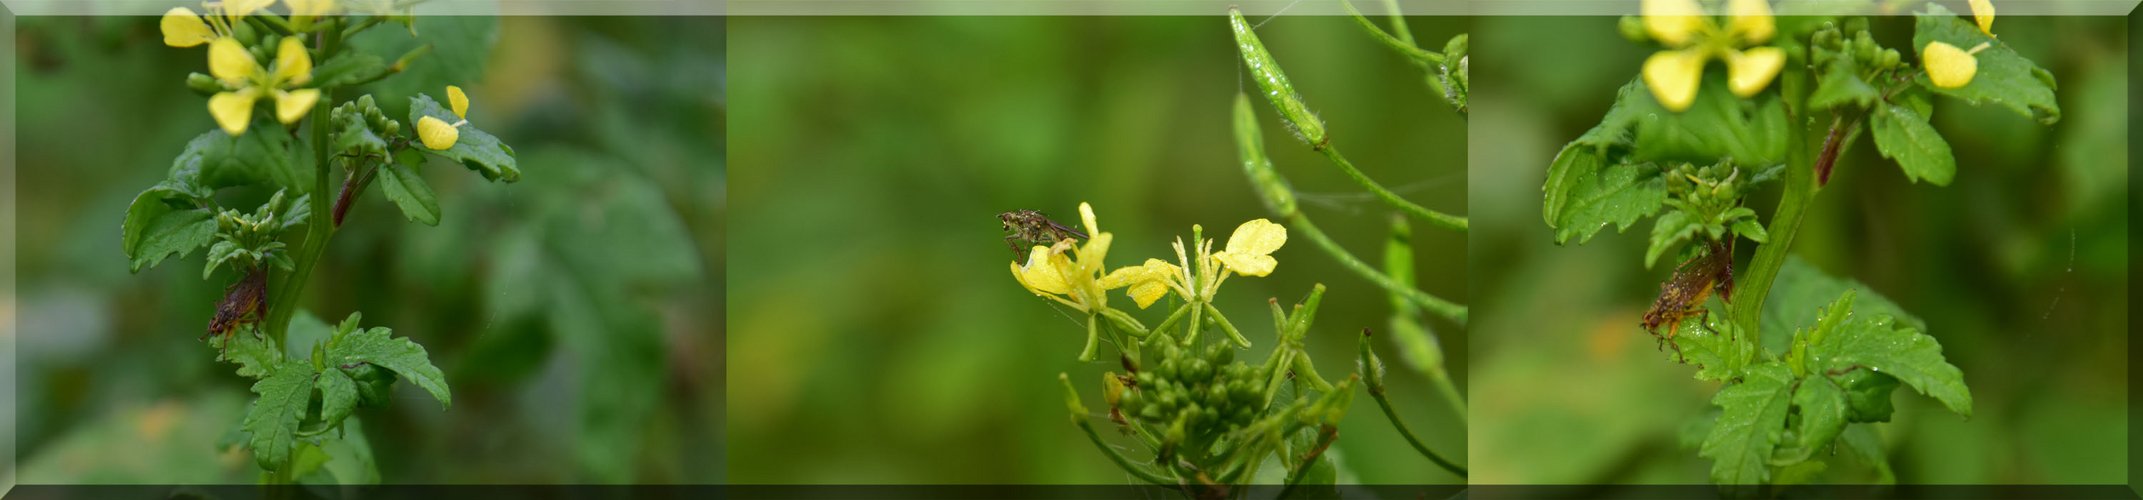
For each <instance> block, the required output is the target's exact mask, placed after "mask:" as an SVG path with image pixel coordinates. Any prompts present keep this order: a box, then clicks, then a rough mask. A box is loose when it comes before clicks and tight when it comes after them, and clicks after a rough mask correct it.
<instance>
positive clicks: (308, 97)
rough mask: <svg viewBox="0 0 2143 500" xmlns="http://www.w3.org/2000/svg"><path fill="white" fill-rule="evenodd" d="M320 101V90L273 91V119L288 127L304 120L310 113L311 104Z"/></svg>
mask: <svg viewBox="0 0 2143 500" xmlns="http://www.w3.org/2000/svg"><path fill="white" fill-rule="evenodd" d="M319 101H320V89H298V90H292V91H287V92H286V91H282V90H277V91H275V119H277V120H282V122H283V124H285V125H288V124H292V123H297V122H298V120H302V119H304V118H305V113H306V112H309V111H312V109H313V103H315V102H319Z"/></svg>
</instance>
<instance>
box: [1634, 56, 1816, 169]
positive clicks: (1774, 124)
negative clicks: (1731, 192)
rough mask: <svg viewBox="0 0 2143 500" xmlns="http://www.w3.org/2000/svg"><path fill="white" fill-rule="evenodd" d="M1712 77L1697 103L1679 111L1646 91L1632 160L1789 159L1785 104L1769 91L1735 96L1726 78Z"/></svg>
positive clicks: (1737, 161) (1744, 161)
mask: <svg viewBox="0 0 2143 500" xmlns="http://www.w3.org/2000/svg"><path fill="white" fill-rule="evenodd" d="M1719 76H1720V75H1707V76H1706V77H1705V78H1704V82H1703V84H1702V86H1701V87H1700V88H1699V90H1698V91H1697V98H1696V102H1694V103H1693V104H1691V105H1690V107H1689V109H1687V110H1683V111H1682V112H1680V113H1675V112H1670V111H1667V110H1666V109H1664V108H1660V107H1658V106H1659V105H1658V103H1657V101H1652V100H1650V96H1651V93H1650V91H1649V90H1648V91H1646V92H1645V94H1644V95H1645V97H1646V101H1645V102H1646V103H1647V106H1648V107H1650V108H1651V109H1648V110H1646V112H1645V113H1644V114H1642V115H1641V116H1640V117H1639V118H1638V119H1637V122H1636V134H1635V136H1634V137H1635V139H1634V142H1633V144H1634V146H1633V147H1632V149H1631V158H1633V161H1646V162H1662V163H1664V162H1675V161H1686V162H1692V163H1698V164H1710V163H1716V162H1718V161H1719V160H1720V159H1721V158H1725V159H1729V160H1732V161H1733V163H1735V164H1738V165H1770V164H1774V163H1779V162H1781V161H1784V159H1785V157H1786V127H1787V123H1786V108H1785V105H1784V104H1782V103H1781V102H1780V100H1779V99H1778V98H1777V97H1776V96H1774V95H1770V94H1763V95H1759V96H1758V97H1755V98H1752V99H1742V98H1739V97H1735V96H1734V94H1733V93H1732V92H1729V91H1728V90H1727V88H1726V81H1725V78H1722V77H1719Z"/></svg>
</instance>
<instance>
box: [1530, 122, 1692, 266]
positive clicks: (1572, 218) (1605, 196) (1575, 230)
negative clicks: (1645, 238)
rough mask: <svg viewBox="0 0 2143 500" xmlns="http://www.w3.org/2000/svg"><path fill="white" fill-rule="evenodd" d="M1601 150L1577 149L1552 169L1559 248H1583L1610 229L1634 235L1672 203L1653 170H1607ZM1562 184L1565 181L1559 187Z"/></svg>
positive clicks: (1550, 200) (1550, 201) (1551, 201)
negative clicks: (1574, 242) (1571, 244)
mask: <svg viewBox="0 0 2143 500" xmlns="http://www.w3.org/2000/svg"><path fill="white" fill-rule="evenodd" d="M1603 161H1604V158H1602V157H1601V156H1599V154H1598V151H1597V150H1596V149H1595V148H1592V147H1589V146H1585V145H1582V144H1572V145H1570V146H1566V147H1564V148H1563V153H1562V154H1560V155H1557V156H1556V160H1555V163H1554V164H1553V165H1551V166H1550V167H1549V173H1548V175H1549V179H1550V181H1549V182H1550V184H1549V185H1547V186H1546V189H1547V190H1548V192H1547V194H1546V197H1547V202H1546V204H1547V207H1549V208H1554V209H1558V210H1559V211H1558V212H1550V213H1548V215H1549V217H1550V219H1551V220H1552V221H1554V222H1553V223H1551V224H1549V227H1553V228H1555V229H1556V231H1555V243H1556V244H1564V243H1567V242H1569V241H1570V239H1571V238H1577V241H1578V243H1579V244H1583V243H1585V242H1586V241H1588V240H1591V239H1592V236H1593V235H1594V234H1597V233H1599V231H1600V229H1602V228H1605V227H1607V226H1608V225H1609V224H1613V225H1615V230H1616V231H1624V230H1628V229H1629V227H1630V225H1632V224H1635V223H1637V219H1640V218H1644V217H1647V216H1651V215H1652V214H1654V213H1657V212H1659V208H1660V207H1661V206H1662V205H1664V204H1665V203H1666V201H1667V184H1666V182H1665V181H1663V180H1662V179H1661V178H1660V177H1659V169H1658V167H1656V166H1653V165H1651V164H1643V165H1632V164H1626V163H1625V164H1616V165H1607V166H1604V168H1603V165H1602V162H1603ZM1558 179H1560V181H1558Z"/></svg>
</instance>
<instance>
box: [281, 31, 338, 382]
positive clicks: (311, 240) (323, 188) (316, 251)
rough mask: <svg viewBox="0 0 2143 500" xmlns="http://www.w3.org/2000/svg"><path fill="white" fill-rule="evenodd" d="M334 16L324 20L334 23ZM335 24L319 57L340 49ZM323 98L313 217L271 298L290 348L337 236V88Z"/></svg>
mask: <svg viewBox="0 0 2143 500" xmlns="http://www.w3.org/2000/svg"><path fill="white" fill-rule="evenodd" d="M331 19H333V18H326V19H323V20H322V21H321V22H325V23H333V22H335V21H333V20H331ZM340 34H341V32H340V31H336V30H335V29H334V27H333V26H328V27H327V28H326V29H323V30H321V34H320V38H321V41H320V45H319V46H320V50H319V57H318V58H317V59H320V60H326V59H327V58H329V57H332V56H334V55H335V51H336V50H338V49H340V48H341V47H340V45H341V44H342V37H341V36H339V35H340ZM322 93H323V94H325V95H322V96H321V99H320V101H319V102H317V103H314V104H313V111H312V117H311V118H309V121H310V122H311V123H308V124H307V126H309V127H311V130H312V134H311V135H312V146H313V193H312V196H311V198H310V200H311V202H312V221H310V222H307V223H306V224H305V242H304V243H303V244H302V245H300V246H299V247H298V248H297V252H296V253H297V255H298V262H297V268H296V269H295V270H293V271H292V272H290V273H287V274H285V275H284V276H283V280H282V281H281V282H277V283H271V284H270V288H271V289H272V290H273V291H272V292H271V293H270V294H269V296H270V301H269V302H268V318H267V320H266V321H267V323H268V337H269V338H272V339H274V340H275V345H276V348H278V349H286V352H287V349H288V347H287V346H284V345H283V339H284V338H285V336H286V335H287V333H288V332H289V331H290V316H291V315H292V314H293V313H295V312H297V297H298V294H299V293H300V292H302V291H303V290H304V289H305V282H306V280H308V279H311V277H312V271H313V266H314V265H315V264H318V263H319V261H320V254H321V253H324V252H326V251H327V240H328V239H329V238H330V237H333V236H334V233H335V223H334V222H333V221H331V220H328V218H329V217H331V215H329V214H331V213H333V208H332V207H330V206H329V203H330V201H329V200H328V193H330V192H331V191H329V190H328V177H329V175H328V151H327V147H328V146H327V128H328V125H327V123H328V109H329V108H330V107H332V106H334V103H335V94H334V89H323V91H322Z"/></svg>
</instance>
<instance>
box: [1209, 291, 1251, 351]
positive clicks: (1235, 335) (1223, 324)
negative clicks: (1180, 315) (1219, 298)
mask: <svg viewBox="0 0 2143 500" xmlns="http://www.w3.org/2000/svg"><path fill="white" fill-rule="evenodd" d="M1205 312H1206V314H1211V315H1213V320H1214V321H1215V322H1218V323H1220V331H1223V332H1227V334H1228V338H1229V339H1233V340H1235V345H1238V346H1242V347H1244V348H1249V347H1250V339H1247V338H1243V332H1242V331H1240V330H1236V329H1235V323H1231V322H1229V321H1228V317H1227V316H1222V315H1221V314H1220V309H1215V308H1214V307H1213V303H1211V302H1207V303H1205Z"/></svg>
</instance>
